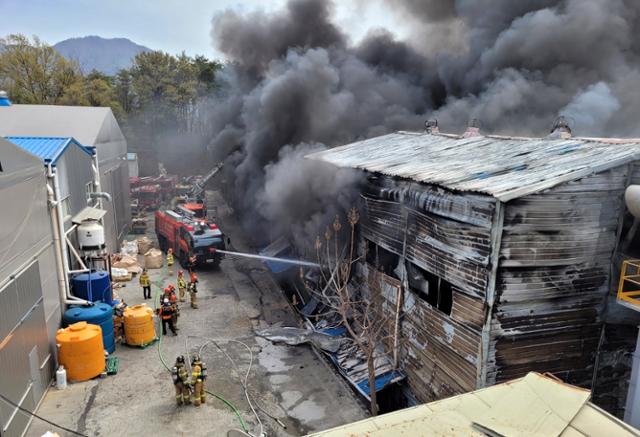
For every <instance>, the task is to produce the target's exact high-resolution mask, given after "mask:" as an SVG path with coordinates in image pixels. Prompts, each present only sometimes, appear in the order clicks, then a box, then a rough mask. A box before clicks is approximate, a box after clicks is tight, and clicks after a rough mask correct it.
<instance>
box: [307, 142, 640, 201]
mask: <svg viewBox="0 0 640 437" xmlns="http://www.w3.org/2000/svg"><path fill="white" fill-rule="evenodd" d="M307 158H309V159H314V160H320V161H325V162H328V163H331V164H333V165H336V166H338V167H351V168H359V169H363V170H367V171H370V172H378V173H382V174H386V175H390V176H397V177H401V178H405V179H411V180H415V181H419V182H424V183H430V184H436V185H440V186H443V187H446V188H449V189H452V190H458V191H475V192H479V193H485V194H489V195H491V196H493V197H496V198H497V199H500V200H502V201H508V200H511V199H515V198H518V197H521V196H525V195H527V194H532V193H536V192H538V191H542V190H545V189H547V188H551V187H553V186H556V185H558V184H561V183H563V182H568V181H572V180H577V179H580V178H582V177H585V176H588V175H590V174H593V173H598V172H601V171H603V170H607V169H609V168H613V167H617V166H619V165H622V164H625V163H628V162H631V161H636V160H638V159H640V140H636V139H633V140H631V139H630V140H624V139H611V140H608V139H601V138H593V139H592V138H569V139H557V140H554V139H546V138H513V137H499V136H478V137H471V138H463V137H460V136H454V135H444V134H429V133H413V132H396V133H392V134H388V135H383V136H380V137H376V138H370V139H368V140H363V141H358V142H355V143H352V144H348V145H346V146H341V147H336V148H333V149H329V150H326V151H323V152H317V153H313V154H310V155H307Z"/></svg>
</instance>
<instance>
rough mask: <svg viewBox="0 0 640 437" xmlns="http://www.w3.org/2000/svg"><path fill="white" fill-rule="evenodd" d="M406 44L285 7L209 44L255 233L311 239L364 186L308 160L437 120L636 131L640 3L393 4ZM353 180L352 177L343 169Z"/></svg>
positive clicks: (218, 123)
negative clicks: (219, 57) (218, 65)
mask: <svg viewBox="0 0 640 437" xmlns="http://www.w3.org/2000/svg"><path fill="white" fill-rule="evenodd" d="M386 4H387V5H388V7H389V11H390V13H391V12H393V13H396V14H398V16H399V17H401V18H403V19H404V20H406V21H407V23H408V25H409V26H410V27H409V28H410V29H411V33H412V36H411V37H410V38H409V39H408V40H407V41H399V40H398V39H397V38H396V37H395V36H394V35H393V34H392V33H390V32H389V31H385V30H382V29H377V30H373V31H371V33H370V34H369V35H368V36H367V37H366V38H365V39H364V40H363V41H362V42H360V43H359V44H357V45H354V44H352V43H350V41H349V39H348V37H347V36H345V32H343V31H342V30H341V29H339V28H338V27H337V26H336V25H335V24H333V22H332V4H331V3H330V2H329V1H323V0H290V1H289V3H288V5H287V7H286V8H285V9H284V10H282V11H280V12H277V13H273V14H266V13H264V12H252V13H249V14H239V13H237V12H232V11H227V12H224V13H222V14H219V15H217V16H215V17H214V19H213V30H212V38H213V40H214V43H215V44H216V46H217V47H218V49H219V50H220V51H222V52H223V53H224V54H225V55H226V57H227V59H228V60H229V64H228V65H227V67H226V68H225V70H224V71H223V73H222V74H221V77H220V78H221V79H222V80H223V81H224V83H225V85H224V86H223V90H224V92H225V95H224V98H223V101H222V102H220V103H219V104H218V105H217V108H216V109H215V111H216V113H215V114H214V116H213V117H212V121H211V125H212V127H213V129H214V131H215V132H216V136H215V138H214V139H213V141H212V142H211V144H210V151H211V153H212V154H214V156H215V157H216V159H223V158H224V157H225V156H228V155H229V153H232V154H231V158H229V159H228V163H229V165H227V167H226V168H227V178H228V180H230V181H232V185H233V190H234V198H235V199H236V201H237V202H238V205H236V208H237V209H238V210H239V211H241V212H243V213H244V214H243V217H244V218H245V221H246V224H248V225H250V226H251V227H252V229H254V230H256V231H257V232H256V234H258V235H261V236H263V237H265V239H267V240H268V239H269V238H272V237H275V236H277V235H280V234H282V233H283V232H285V233H289V234H290V235H291V236H294V237H295V238H296V240H297V241H299V242H300V241H301V240H304V239H306V240H307V241H312V240H313V238H314V237H315V234H316V233H318V230H319V229H322V227H323V223H326V222H327V221H329V220H332V219H333V215H334V214H335V213H336V212H337V211H340V209H341V208H344V207H346V206H348V205H349V204H352V203H354V202H355V196H356V193H357V190H355V186H356V185H357V181H358V180H359V177H360V176H359V175H358V174H357V173H355V172H339V173H336V172H335V170H334V169H332V168H328V167H324V166H320V165H319V164H317V163H310V162H308V161H306V160H304V159H303V156H304V154H305V153H307V152H308V151H309V150H311V149H312V148H317V147H332V146H335V145H341V144H346V143H349V142H351V141H355V140H358V139H363V138H367V137H371V136H375V135H380V134H384V133H387V132H390V131H394V130H399V129H416V130H417V129H421V128H422V124H423V122H424V120H425V119H427V118H432V117H435V118H437V119H438V120H439V124H440V126H441V129H442V130H445V131H448V132H460V131H462V130H463V129H464V127H465V125H466V123H467V121H468V120H469V119H471V118H478V119H480V120H481V123H482V124H481V126H482V129H483V131H485V132H488V133H501V134H516V135H535V136H541V135H545V134H546V133H547V132H548V129H549V127H550V125H551V122H552V121H553V119H554V118H555V117H556V116H557V115H559V114H560V113H562V112H564V113H566V114H567V115H568V117H569V119H570V120H574V122H575V126H574V133H576V134H578V135H594V136H606V135H616V136H630V135H639V134H640V126H639V125H638V124H637V123H636V120H635V114H637V113H638V112H637V111H640V98H638V96H637V93H636V92H635V91H636V90H637V89H639V87H640V73H639V71H640V69H639V68H638V67H639V65H640V63H639V59H638V55H639V53H640V39H638V38H636V37H635V34H636V33H637V31H638V30H639V29H640V26H639V25H638V24H639V23H640V22H639V20H640V3H639V2H637V1H635V0H610V1H607V2H604V1H601V0H535V1H534V0H519V1H513V0H457V1H453V0H443V1H435V0H429V1H417V0H387V1H386ZM347 173H348V174H347Z"/></svg>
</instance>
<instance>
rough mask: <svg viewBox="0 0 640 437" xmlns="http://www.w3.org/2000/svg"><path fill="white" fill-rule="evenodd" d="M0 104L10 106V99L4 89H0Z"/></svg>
mask: <svg viewBox="0 0 640 437" xmlns="http://www.w3.org/2000/svg"><path fill="white" fill-rule="evenodd" d="M0 106H11V100H9V96H8V95H7V92H6V91H2V90H0Z"/></svg>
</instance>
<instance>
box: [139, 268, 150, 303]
mask: <svg viewBox="0 0 640 437" xmlns="http://www.w3.org/2000/svg"><path fill="white" fill-rule="evenodd" d="M140 286H141V287H142V294H143V297H144V298H145V299H151V279H149V274H148V273H147V269H143V270H142V274H140Z"/></svg>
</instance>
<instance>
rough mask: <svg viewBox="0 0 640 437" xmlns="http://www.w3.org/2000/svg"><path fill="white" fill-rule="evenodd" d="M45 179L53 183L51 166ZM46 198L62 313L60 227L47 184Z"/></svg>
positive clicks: (63, 287) (63, 279) (63, 282)
mask: <svg viewBox="0 0 640 437" xmlns="http://www.w3.org/2000/svg"><path fill="white" fill-rule="evenodd" d="M47 178H49V179H50V180H51V181H53V168H52V167H51V164H49V165H48V166H47ZM47 198H48V200H49V208H50V213H51V228H52V231H53V244H54V247H55V251H56V256H55V258H56V274H57V276H58V294H59V295H60V304H61V306H62V311H63V312H64V301H65V299H66V297H67V285H66V282H67V278H66V276H65V274H64V267H63V265H62V249H61V246H60V227H59V226H58V214H57V212H56V211H54V209H57V207H58V202H57V201H56V199H55V192H54V191H53V188H51V185H49V183H47Z"/></svg>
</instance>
